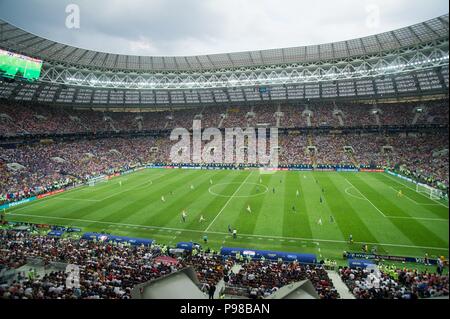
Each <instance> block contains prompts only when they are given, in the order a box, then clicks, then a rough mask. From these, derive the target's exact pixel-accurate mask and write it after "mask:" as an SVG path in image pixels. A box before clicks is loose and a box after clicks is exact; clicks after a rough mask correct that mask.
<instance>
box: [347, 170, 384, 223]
mask: <svg viewBox="0 0 450 319" xmlns="http://www.w3.org/2000/svg"><path fill="white" fill-rule="evenodd" d="M343 177H344V179H345V180H346V181H347V183H349V184H350V185H351V186H352V187H353V188H354V189H356V190H357V191H358V192H359V193H360V194H361V196H363V197H364V199H365V200H367V201H368V202H369V203H370V204H371V205H372V206H373V207H374V208H375V209H376V210H377V211H378V212H379V213H380V214H381V215H383V217H386V215H385V214H384V213H383V212H382V211H381V210H380V209H379V208H378V207H377V206H375V205H374V203H372V202H371V201H370V200H369V199H368V198H367V197H366V196H365V195H364V194H363V193H362V192H361V191H360V190H359V189H358V188H356V187H355V186H354V185H353V184H352V183H351V182H350V181H349V180H348V179H347V178H346V177H345V176H343Z"/></svg>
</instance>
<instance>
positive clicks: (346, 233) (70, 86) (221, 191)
mask: <svg viewBox="0 0 450 319" xmlns="http://www.w3.org/2000/svg"><path fill="white" fill-rule="evenodd" d="M448 87H449V16H448V13H446V14H443V15H440V16H436V17H435V18H432V19H429V20H426V21H422V22H419V23H416V24H412V25H406V26H404V27H402V28H398V29H395V30H391V31H387V32H383V33H377V34H373V35H368V36H364V37H360V38H354V39H350V40H345V41H335V42H330V43H324V44H317V45H306V46H297V47H289V48H279V49H267V50H265V49H262V50H257V51H242V52H230V53H219V54H204V55H185V56H148V55H147V56H145V55H126V54H116V53H111V52H102V51H96V50H89V49H83V48H79V47H76V46H71V45H69V44H64V43H61V42H57V41H53V40H50V39H47V38H45V37H43V36H38V35H36V34H34V33H32V32H29V31H26V30H24V29H22V28H20V27H18V26H16V25H15V24H14V23H11V22H8V21H6V20H2V19H0V177H1V178H0V210H1V214H2V215H1V226H0V227H1V228H0V234H1V241H0V298H2V299H130V298H131V299H165V298H175V299H178V298H179V299H186V298H190V299H208V298H210V299H425V298H430V299H436V298H446V299H448V294H449V277H448V250H449V248H448V247H449V206H448V205H449V203H448V192H449V189H448V186H449V167H448V165H449V163H448V158H449V156H448V149H449V142H448V137H449V131H448V123H449V101H448Z"/></svg>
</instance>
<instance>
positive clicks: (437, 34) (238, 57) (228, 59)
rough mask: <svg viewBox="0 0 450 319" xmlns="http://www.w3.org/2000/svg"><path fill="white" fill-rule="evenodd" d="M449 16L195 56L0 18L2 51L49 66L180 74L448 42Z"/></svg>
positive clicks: (338, 56)
mask: <svg viewBox="0 0 450 319" xmlns="http://www.w3.org/2000/svg"><path fill="white" fill-rule="evenodd" d="M448 33H449V16H448V14H445V15H442V16H440V17H437V18H434V19H431V20H428V21H425V22H421V23H418V24H415V25H412V26H408V27H404V28H401V29H397V30H393V31H389V32H384V33H380V34H376V35H371V36H367V37H362V38H358V39H352V40H347V41H340V42H334V43H327V44H320V45H311V46H300V47H292V48H283V49H270V50H259V51H248V52H235V53H223V54H211V55H197V56H165V57H163V56H135V55H121V54H111V53H105V52H98V51H92V50H86V49H81V48H76V47H73V46H69V45H65V44H62V43H58V42H54V41H51V40H48V39H45V38H42V37H39V36H37V35H34V34H32V33H30V32H27V31H24V30H22V29H20V28H17V27H15V26H14V25H11V24H9V23H8V22H5V21H3V20H0V47H1V48H3V49H7V50H12V51H15V52H18V53H22V54H25V55H28V56H32V57H36V58H40V59H42V60H44V61H48V62H56V63H61V64H71V65H76V66H81V67H83V66H84V67H91V68H92V67H93V68H98V69H108V70H123V71H136V72H157V71H158V72H180V71H204V70H217V69H230V68H231V69H235V68H240V67H252V66H254V67H257V66H258V67H260V66H265V65H277V64H286V63H310V62H317V61H325V60H335V59H343V58H347V57H355V56H362V55H367V54H377V53H380V52H384V51H392V50H396V49H400V48H404V47H411V46H415V45H419V44H421V43H428V42H432V41H436V40H440V39H443V38H447V39H448Z"/></svg>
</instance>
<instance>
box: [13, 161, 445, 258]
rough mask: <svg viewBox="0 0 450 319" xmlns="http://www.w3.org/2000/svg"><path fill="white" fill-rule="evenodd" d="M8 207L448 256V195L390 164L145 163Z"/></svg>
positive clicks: (269, 240) (298, 248)
mask: <svg viewBox="0 0 450 319" xmlns="http://www.w3.org/2000/svg"><path fill="white" fill-rule="evenodd" d="M400 190H401V191H402V194H403V195H401V196H399V191H400ZM297 191H298V194H297ZM321 198H322V200H321ZM183 210H185V211H186V213H187V217H186V220H185V222H183V220H182V211H183ZM202 215H203V217H204V221H200V216H202ZM6 216H7V220H9V221H27V222H32V223H41V224H52V225H61V226H72V227H79V228H82V231H83V232H86V231H95V232H107V233H110V234H114V235H122V236H132V237H140V238H151V239H154V240H156V241H157V242H159V243H164V244H172V245H173V244H175V243H177V242H180V241H194V242H198V243H200V244H202V246H203V247H204V248H206V247H210V248H213V249H216V250H217V249H219V248H220V247H222V246H226V247H242V248H251V249H268V250H278V251H292V252H299V253H314V254H316V255H317V256H318V258H321V257H322V258H333V259H339V258H341V256H342V253H343V251H344V250H345V251H356V252H360V251H361V247H362V245H363V244H368V246H369V249H371V247H373V246H374V245H376V247H377V251H378V253H379V254H389V255H399V256H415V257H423V256H424V254H425V253H428V254H429V256H430V257H433V256H438V255H445V256H448V237H449V221H448V218H449V210H448V202H444V201H436V200H432V199H430V198H428V197H427V196H426V195H424V194H420V193H417V192H416V191H415V187H414V184H412V183H409V182H407V181H405V180H402V179H399V178H397V177H393V176H391V175H388V174H386V173H365V172H359V173H358V172H356V173H355V172H317V171H276V172H270V173H269V172H261V171H259V170H201V171H200V170H190V169H143V170H140V171H138V172H135V173H132V174H127V175H122V176H120V177H116V178H113V179H111V180H109V181H105V182H102V183H99V184H96V185H95V186H83V187H79V188H76V189H73V190H70V191H66V192H63V193H60V194H58V195H54V196H50V197H46V198H44V199H40V200H36V201H33V202H30V203H27V204H24V205H21V206H16V207H13V208H10V209H8V210H7V211H6ZM229 225H230V226H231V228H233V229H236V230H237V238H236V239H234V238H233V237H232V235H231V234H230V233H229V232H228V226H229ZM205 234H206V235H207V236H208V243H207V244H204V243H203V236H204V235H205ZM350 234H351V235H352V236H353V240H354V242H353V244H350V243H349V236H350Z"/></svg>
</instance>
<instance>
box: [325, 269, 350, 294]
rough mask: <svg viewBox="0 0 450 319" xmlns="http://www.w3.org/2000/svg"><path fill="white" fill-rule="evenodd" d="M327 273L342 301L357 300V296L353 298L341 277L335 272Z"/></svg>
mask: <svg viewBox="0 0 450 319" xmlns="http://www.w3.org/2000/svg"><path fill="white" fill-rule="evenodd" d="M327 273H328V277H330V279H331V281H332V282H333V285H334V288H336V290H337V292H338V293H339V296H340V297H341V299H356V298H355V296H353V295H352V293H351V292H350V291H349V290H348V287H347V285H346V284H345V283H344V282H343V281H342V279H341V277H340V276H339V274H338V273H337V272H336V271H335V270H327Z"/></svg>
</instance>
